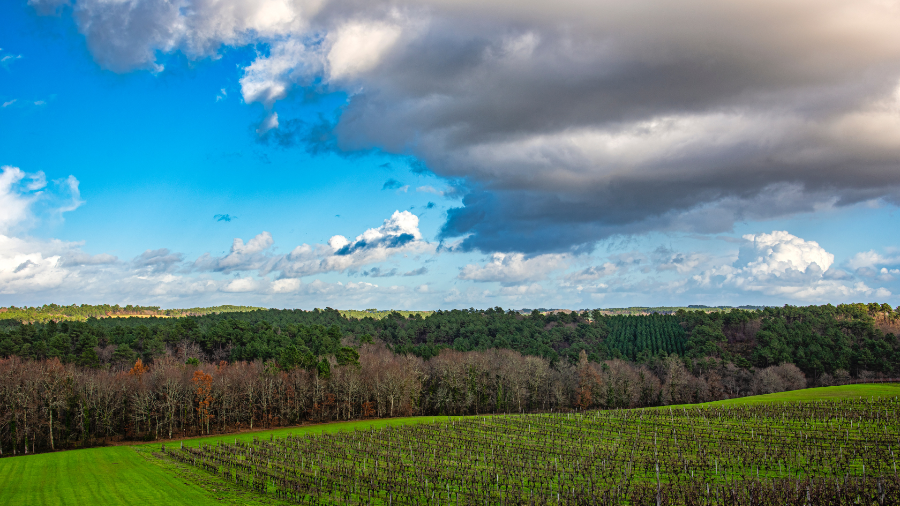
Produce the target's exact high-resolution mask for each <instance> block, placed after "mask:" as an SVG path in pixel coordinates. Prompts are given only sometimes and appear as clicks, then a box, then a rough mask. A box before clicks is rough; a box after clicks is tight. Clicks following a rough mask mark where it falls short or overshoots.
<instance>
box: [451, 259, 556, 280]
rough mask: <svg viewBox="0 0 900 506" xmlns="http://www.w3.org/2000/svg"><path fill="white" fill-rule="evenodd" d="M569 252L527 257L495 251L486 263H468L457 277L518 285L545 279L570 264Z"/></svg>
mask: <svg viewBox="0 0 900 506" xmlns="http://www.w3.org/2000/svg"><path fill="white" fill-rule="evenodd" d="M570 262H571V256H570V255H568V254H556V253H548V254H544V255H537V256H534V257H526V256H525V255H524V254H522V253H494V254H493V255H491V261H490V262H488V263H487V264H485V265H472V264H469V265H466V266H465V267H463V268H461V269H460V272H459V274H458V275H457V277H458V278H459V279H465V280H470V281H479V282H499V283H501V284H503V285H516V284H520V283H524V282H529V281H539V280H542V279H545V278H546V277H547V276H548V275H549V274H550V273H552V272H555V271H560V270H563V269H565V268H566V267H568V266H569V264H570Z"/></svg>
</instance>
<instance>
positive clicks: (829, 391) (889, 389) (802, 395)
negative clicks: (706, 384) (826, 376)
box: [665, 383, 900, 408]
mask: <svg viewBox="0 0 900 506" xmlns="http://www.w3.org/2000/svg"><path fill="white" fill-rule="evenodd" d="M860 397H863V398H879V397H900V384H897V383H882V384H868V385H843V386H836V387H819V388H805V389H803V390H793V391H790V392H779V393H777V394H766V395H754V396H752V397H740V398H737V399H728V400H724V401H714V402H707V403H704V404H685V405H683V406H678V407H688V406H694V407H696V406H739V405H750V404H760V403H771V402H797V401H826V400H836V399H858V398H860ZM668 407H670V406H665V408H668ZM672 407H674V406H672Z"/></svg>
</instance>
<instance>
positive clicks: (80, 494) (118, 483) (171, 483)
mask: <svg viewBox="0 0 900 506" xmlns="http://www.w3.org/2000/svg"><path fill="white" fill-rule="evenodd" d="M0 504H4V505H6V504H9V505H17V506H31V505H34V506H45V505H57V504H60V505H82V504H84V505H93V504H100V505H106V504H110V505H113V504H116V505H118V504H121V505H132V504H133V505H136V506H137V505H156V504H159V505H163V504H166V505H169V504H190V505H192V506H203V505H207V504H221V503H220V502H217V501H215V500H214V499H213V498H210V497H207V495H206V494H205V493H204V491H203V490H202V489H200V488H199V487H197V486H195V485H193V484H188V483H185V482H184V481H182V480H180V479H179V478H178V477H177V476H174V475H172V474H169V473H167V472H166V471H165V470H163V469H162V468H161V467H159V466H155V465H153V464H151V463H150V462H148V461H147V460H146V459H144V458H142V457H141V456H140V455H138V454H137V452H135V451H134V449H133V448H130V447H126V446H116V447H107V448H90V449H85V450H70V451H64V452H57V453H43V454H39V455H27V456H21V457H12V458H4V459H0Z"/></svg>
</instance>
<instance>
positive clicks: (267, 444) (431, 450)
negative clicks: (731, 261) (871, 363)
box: [164, 398, 900, 506]
mask: <svg viewBox="0 0 900 506" xmlns="http://www.w3.org/2000/svg"><path fill="white" fill-rule="evenodd" d="M898 408H900V399H896V398H894V399H883V400H878V401H874V402H870V401H865V400H850V401H831V402H816V403H796V404H786V405H757V406H742V407H714V408H709V407H706V408H691V409H656V410H613V411H603V412H586V413H579V414H572V413H570V414H549V415H548V414H540V415H507V416H494V417H474V418H467V419H457V420H452V421H443V422H436V423H430V424H429V423H426V424H419V425H410V426H404V427H399V428H385V429H380V430H374V429H370V430H361V431H354V432H342V433H336V434H331V435H318V436H311V435H304V436H288V437H286V438H283V439H277V440H276V439H269V440H268V441H265V440H259V439H256V440H254V441H253V442H252V443H242V442H237V441H235V443H234V444H230V443H222V442H220V443H218V444H216V445H209V444H203V445H201V446H199V447H194V448H181V449H176V450H169V451H165V450H164V451H165V454H166V455H167V456H168V457H169V458H172V459H174V460H177V461H180V462H182V463H184V464H187V465H191V466H195V467H197V468H200V469H203V470H206V471H209V472H210V473H213V474H215V475H217V476H219V477H220V478H222V479H224V480H226V481H228V482H231V483H233V484H236V485H237V486H239V487H243V488H247V489H250V490H253V491H256V492H258V493H260V494H266V495H268V496H269V497H271V498H272V499H273V500H275V501H282V502H285V503H291V504H360V505H363V504H365V505H371V504H384V505H389V506H393V505H395V504H396V505H420V504H450V505H462V504H467V505H468V504H484V505H507V504H508V505H513V504H528V505H536V504H541V505H545V504H554V505H556V504H571V505H595V504H609V505H612V504H656V505H660V504H671V505H695V504H696V505H699V504H729V505H751V504H752V505H763V506H764V505H784V504H797V505H798V506H799V505H813V504H878V505H880V506H883V505H885V504H897V500H898V498H900V479H898V470H897V462H896V457H897V453H898V452H900V414H898V413H900V410H898Z"/></svg>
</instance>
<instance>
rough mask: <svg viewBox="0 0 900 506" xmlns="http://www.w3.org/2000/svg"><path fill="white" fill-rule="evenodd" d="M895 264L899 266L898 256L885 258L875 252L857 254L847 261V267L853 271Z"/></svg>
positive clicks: (899, 258)
mask: <svg viewBox="0 0 900 506" xmlns="http://www.w3.org/2000/svg"><path fill="white" fill-rule="evenodd" d="M897 264H900V256H885V255H882V254H881V253H878V252H876V251H875V250H869V251H862V252H859V253H857V254H855V255H853V256H852V257H850V259H849V260H847V266H848V267H850V268H851V269H853V270H857V269H863V268H870V269H873V268H875V267H878V266H881V265H897Z"/></svg>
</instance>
